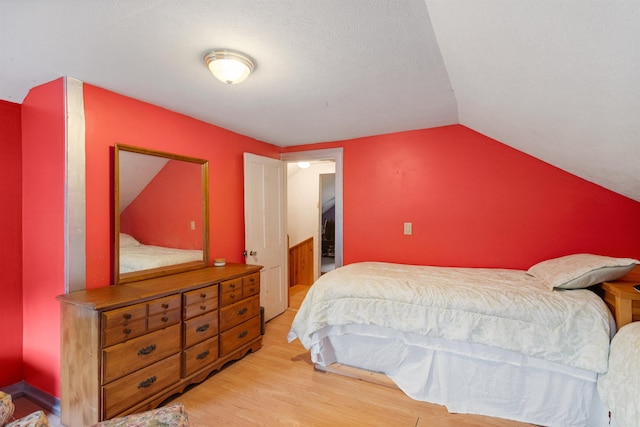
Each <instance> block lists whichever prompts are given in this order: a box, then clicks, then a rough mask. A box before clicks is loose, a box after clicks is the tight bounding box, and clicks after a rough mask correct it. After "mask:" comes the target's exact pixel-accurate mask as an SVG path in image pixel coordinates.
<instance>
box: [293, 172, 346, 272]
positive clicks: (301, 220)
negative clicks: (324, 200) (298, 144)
mask: <svg viewBox="0 0 640 427" xmlns="http://www.w3.org/2000/svg"><path fill="white" fill-rule="evenodd" d="M335 171H336V165H335V163H334V162H329V161H326V162H313V163H311V166H310V167H309V168H307V169H301V168H300V167H298V164H297V163H288V164H287V176H288V179H287V233H288V235H289V247H291V246H295V245H297V244H298V243H300V242H302V241H303V240H306V239H308V238H309V237H313V243H314V248H313V252H314V262H313V272H314V278H318V277H319V276H320V265H319V260H320V250H321V248H320V235H319V232H320V174H324V173H335Z"/></svg>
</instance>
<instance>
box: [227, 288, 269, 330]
mask: <svg viewBox="0 0 640 427" xmlns="http://www.w3.org/2000/svg"><path fill="white" fill-rule="evenodd" d="M259 314H260V296H258V295H256V296H254V297H252V298H247V299H244V300H242V301H240V302H237V303H235V304H232V305H229V306H227V307H224V308H221V309H220V330H221V331H226V330H227V329H229V328H232V327H234V326H236V325H239V324H240V323H242V322H244V321H246V320H249V319H250V318H252V317H254V316H258V315H259Z"/></svg>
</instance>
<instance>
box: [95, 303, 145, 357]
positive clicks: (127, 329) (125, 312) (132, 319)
mask: <svg viewBox="0 0 640 427" xmlns="http://www.w3.org/2000/svg"><path fill="white" fill-rule="evenodd" d="M101 329H102V345H103V346H104V347H107V346H110V345H113V344H116V343H119V342H122V341H126V340H129V339H131V338H135V337H137V336H139V335H142V334H144V333H145V332H146V331H147V305H146V304H136V305H132V306H131V307H125V308H120V309H117V310H110V311H105V312H104V313H102V327H101Z"/></svg>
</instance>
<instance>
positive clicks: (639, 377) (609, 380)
mask: <svg viewBox="0 0 640 427" xmlns="http://www.w3.org/2000/svg"><path fill="white" fill-rule="evenodd" d="M598 391H599V392H600V395H601V396H602V400H603V401H604V402H605V403H606V404H607V405H608V406H609V408H610V409H611V416H612V418H613V420H615V422H616V423H618V425H620V426H624V427H640V400H638V392H639V391H640V322H634V323H629V324H628V325H625V326H623V327H622V328H620V330H619V331H618V333H617V334H616V336H615V337H613V341H611V356H610V357H609V371H608V372H607V373H606V374H605V375H602V376H601V377H600V378H599V379H598Z"/></svg>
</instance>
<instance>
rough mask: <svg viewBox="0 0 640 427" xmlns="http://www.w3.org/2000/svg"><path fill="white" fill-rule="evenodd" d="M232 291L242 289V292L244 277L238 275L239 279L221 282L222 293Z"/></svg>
mask: <svg viewBox="0 0 640 427" xmlns="http://www.w3.org/2000/svg"><path fill="white" fill-rule="evenodd" d="M232 291H240V292H242V277H238V278H237V279H232V280H225V281H224V282H220V293H221V294H224V293H226V292H232Z"/></svg>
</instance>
